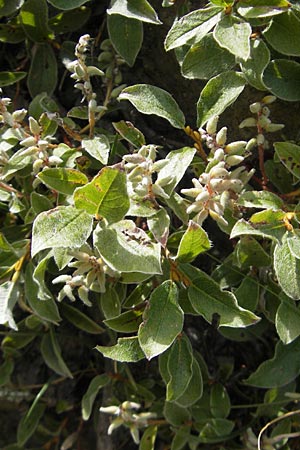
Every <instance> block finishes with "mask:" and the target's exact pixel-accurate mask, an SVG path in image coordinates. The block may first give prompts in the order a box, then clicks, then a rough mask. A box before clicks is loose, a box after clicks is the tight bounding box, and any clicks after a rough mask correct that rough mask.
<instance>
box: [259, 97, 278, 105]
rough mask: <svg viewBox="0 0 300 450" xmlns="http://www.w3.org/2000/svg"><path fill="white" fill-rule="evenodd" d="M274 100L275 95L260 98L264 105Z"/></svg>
mask: <svg viewBox="0 0 300 450" xmlns="http://www.w3.org/2000/svg"><path fill="white" fill-rule="evenodd" d="M275 101H276V97H275V95H266V96H265V97H264V98H263V99H262V102H263V103H265V104H266V105H270V104H271V103H274V102H275Z"/></svg>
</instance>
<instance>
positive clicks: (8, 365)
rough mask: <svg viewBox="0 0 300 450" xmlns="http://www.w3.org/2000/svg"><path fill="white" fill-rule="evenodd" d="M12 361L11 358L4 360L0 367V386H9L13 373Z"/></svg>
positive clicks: (13, 365)
mask: <svg viewBox="0 0 300 450" xmlns="http://www.w3.org/2000/svg"><path fill="white" fill-rule="evenodd" d="M14 367H15V364H14V361H13V359H11V358H7V359H5V360H4V363H3V364H1V366H0V386H5V385H8V384H10V376H11V375H12V373H13V371H14Z"/></svg>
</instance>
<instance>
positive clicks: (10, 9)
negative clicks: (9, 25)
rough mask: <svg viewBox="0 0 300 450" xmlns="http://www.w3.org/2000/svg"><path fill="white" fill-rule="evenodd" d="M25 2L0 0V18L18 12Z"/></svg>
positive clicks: (20, 0)
mask: <svg viewBox="0 0 300 450" xmlns="http://www.w3.org/2000/svg"><path fill="white" fill-rule="evenodd" d="M24 1H25V0H1V2H0V17H3V16H10V15H11V14H13V13H15V12H17V11H18V9H19V8H21V6H22V5H23V3H24Z"/></svg>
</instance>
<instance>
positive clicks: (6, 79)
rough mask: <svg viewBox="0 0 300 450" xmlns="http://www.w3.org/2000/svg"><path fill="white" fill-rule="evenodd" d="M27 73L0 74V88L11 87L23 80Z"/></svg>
mask: <svg viewBox="0 0 300 450" xmlns="http://www.w3.org/2000/svg"><path fill="white" fill-rule="evenodd" d="M26 75H27V72H0V87H4V86H10V85H11V84H15V83H18V81H21V80H23V78H25V77H26Z"/></svg>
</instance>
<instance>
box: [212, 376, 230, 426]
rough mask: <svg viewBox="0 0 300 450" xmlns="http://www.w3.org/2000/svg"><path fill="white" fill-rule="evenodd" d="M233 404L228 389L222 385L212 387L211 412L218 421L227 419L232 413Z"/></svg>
mask: <svg viewBox="0 0 300 450" xmlns="http://www.w3.org/2000/svg"><path fill="white" fill-rule="evenodd" d="M230 409H231V404H230V398H229V395H228V393H227V389H226V388H225V386H223V385H222V384H220V383H216V384H214V385H213V386H212V388H211V391H210V410H211V413H212V415H213V416H214V417H215V418H217V419H226V417H228V415H229V413H230Z"/></svg>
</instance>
